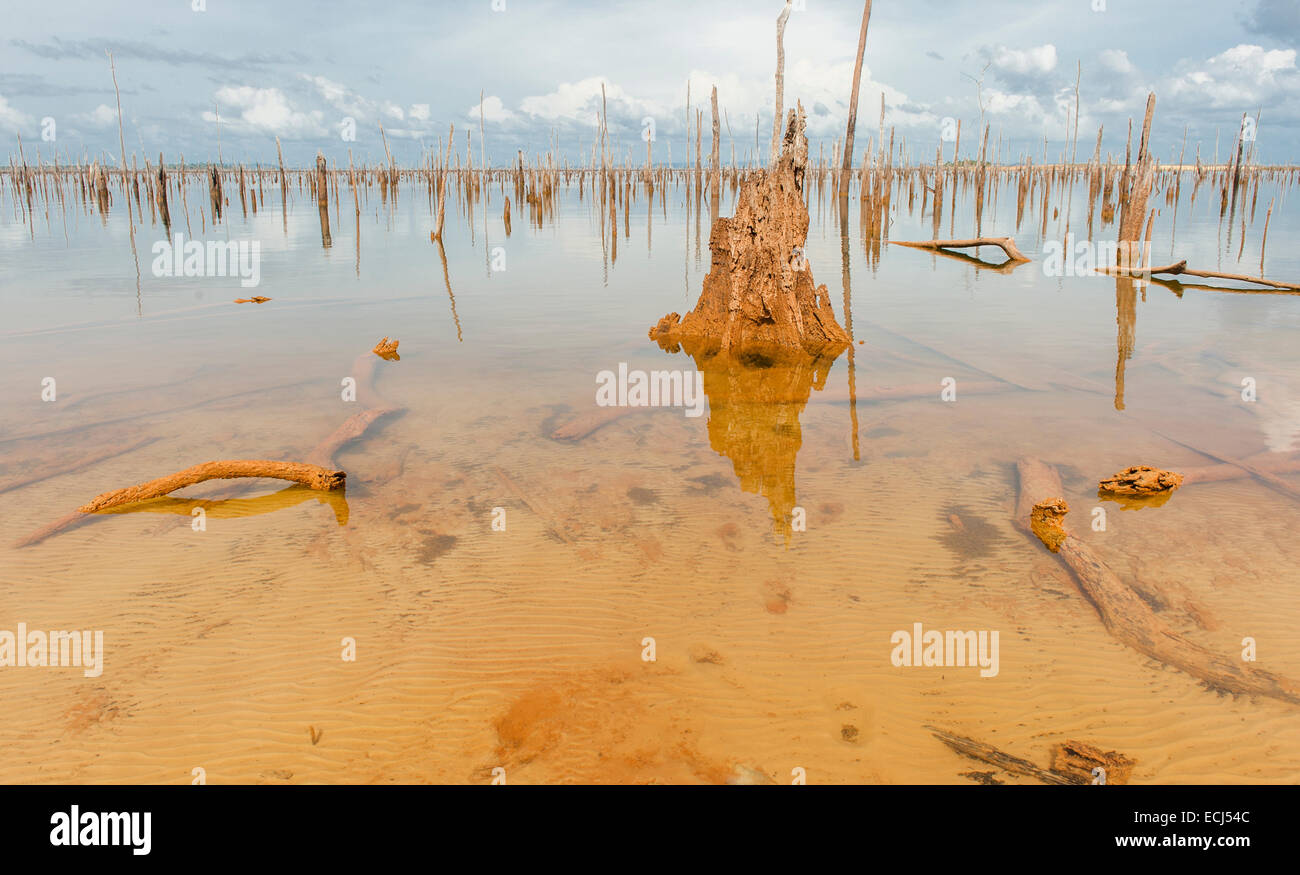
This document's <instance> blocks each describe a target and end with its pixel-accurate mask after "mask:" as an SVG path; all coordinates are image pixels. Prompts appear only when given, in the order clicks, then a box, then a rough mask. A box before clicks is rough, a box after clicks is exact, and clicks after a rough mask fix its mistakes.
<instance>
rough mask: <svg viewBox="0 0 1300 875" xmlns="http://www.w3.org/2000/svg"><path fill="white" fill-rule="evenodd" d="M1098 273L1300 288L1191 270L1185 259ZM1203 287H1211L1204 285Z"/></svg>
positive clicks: (1101, 269) (1259, 278) (1241, 275)
mask: <svg viewBox="0 0 1300 875" xmlns="http://www.w3.org/2000/svg"><path fill="white" fill-rule="evenodd" d="M1097 272H1098V273H1105V274H1110V275H1111V276H1132V277H1139V278H1146V277H1150V276H1191V277H1198V278H1200V279H1218V280H1229V281H1231V282H1240V283H1251V284H1252V285H1259V286H1267V287H1268V288H1271V289H1281V290H1284V291H1296V290H1300V283H1285V282H1279V281H1277V280H1270V279H1265V278H1264V277H1262V276H1250V275H1249V274H1244V273H1223V272H1221V271H1217V270H1192V269H1191V268H1189V267H1188V266H1187V259H1185V258H1184V259H1183V260H1182V261H1177V262H1174V263H1173V264H1166V265H1164V266H1163V267H1131V268H1123V267H1099V268H1097ZM1205 288H1212V287H1211V286H1206V287H1205Z"/></svg>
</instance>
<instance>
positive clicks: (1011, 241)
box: [889, 237, 1032, 261]
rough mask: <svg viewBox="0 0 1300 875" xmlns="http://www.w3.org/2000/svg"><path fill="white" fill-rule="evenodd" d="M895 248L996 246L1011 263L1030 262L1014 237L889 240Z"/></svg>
mask: <svg viewBox="0 0 1300 875" xmlns="http://www.w3.org/2000/svg"><path fill="white" fill-rule="evenodd" d="M889 242H890V243H893V244H895V245H897V246H911V247H912V248H913V249H970V248H972V247H977V246H996V247H998V248H999V249H1001V250H1002V251H1003V252H1005V253H1006V254H1007V258H1009V259H1011V260H1012V261H1031V260H1032V259H1030V258H1029V257H1028V256H1026V255H1025V254H1024V253H1023V252H1021V251H1020V249H1019V248H1018V247H1017V246H1016V241H1015V238H1014V237H972V238H970V239H968V240H890V241H889Z"/></svg>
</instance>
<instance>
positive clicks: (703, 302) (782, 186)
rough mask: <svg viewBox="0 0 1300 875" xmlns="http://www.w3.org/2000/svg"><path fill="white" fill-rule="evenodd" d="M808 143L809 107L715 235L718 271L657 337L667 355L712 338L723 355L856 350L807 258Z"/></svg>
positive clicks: (794, 116) (795, 117)
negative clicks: (692, 306)
mask: <svg viewBox="0 0 1300 875" xmlns="http://www.w3.org/2000/svg"><path fill="white" fill-rule="evenodd" d="M807 162H808V140H807V139H806V138H805V137H804V115H803V106H802V105H800V106H799V107H798V109H797V110H793V109H792V110H790V115H789V123H788V125H787V127H786V132H785V142H784V145H783V148H782V151H781V156H780V159H779V160H778V161H777V162H776V164H775V165H774V166H773V167H771V168H770V169H768V170H760V171H757V172H756V173H754V174H753V175H752V176H751V177H750V178H748V179H747V180H746V181H745V182H744V184H743V185H742V187H741V189H740V194H739V198H738V201H737V205H736V214H735V216H733V217H730V218H725V217H724V218H719V219H718V220H717V221H716V222H715V223H714V225H713V230H712V232H711V234H710V235H709V249H710V250H711V251H712V253H713V260H712V267H711V268H710V270H709V273H708V276H706V277H705V278H704V289H703V291H702V292H701V294H700V299H699V301H698V302H697V303H696V305H695V309H694V310H692V311H691V312H689V313H687V314H686V316H685V317H681V316H679V315H678V314H677V313H670V314H668V315H667V316H665V317H664V318H663V319H661V320H660V321H659V324H658V325H656V326H655V327H654V328H652V329H651V330H650V337H651V339H653V340H657V341H659V342H660V344H661V345H663V346H664V347H665V348H671V347H673V346H674V345H676V344H678V342H680V341H681V340H685V339H705V340H708V341H710V345H711V344H712V343H716V344H717V345H718V346H719V348H720V350H721V351H723V352H726V351H728V350H730V351H735V352H740V351H742V350H747V349H753V350H759V349H767V350H770V351H773V352H776V351H780V350H787V351H793V350H803V351H804V352H806V353H809V354H812V355H827V354H829V355H838V354H839V353H840V352H841V351H843V349H844V348H845V347H846V346H848V344H849V336H848V333H847V332H846V331H845V330H844V329H843V328H842V327H840V324H839V322H837V321H836V320H835V311H834V310H833V308H832V306H831V301H830V295H829V294H828V293H827V291H826V286H824V285H822V286H818V285H815V284H814V282H813V277H812V266H811V265H810V264H809V263H808V261H807V259H806V258H805V257H804V254H803V246H804V242H805V241H806V240H807V237H808V209H807V207H806V206H805V204H804V194H803V192H804V174H805V172H806V165H807Z"/></svg>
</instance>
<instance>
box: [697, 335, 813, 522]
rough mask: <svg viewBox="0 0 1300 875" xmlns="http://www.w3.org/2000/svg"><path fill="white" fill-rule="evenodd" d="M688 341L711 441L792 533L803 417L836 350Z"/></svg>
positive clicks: (746, 487)
mask: <svg viewBox="0 0 1300 875" xmlns="http://www.w3.org/2000/svg"><path fill="white" fill-rule="evenodd" d="M684 345H685V350H686V353H687V354H688V355H690V356H691V357H692V358H693V359H695V365H696V367H697V368H699V370H700V372H701V373H702V374H703V375H704V394H705V395H706V396H707V397H708V399H709V446H711V447H712V448H713V450H714V452H717V453H719V454H720V455H723V456H726V457H727V458H728V459H730V460H731V464H732V467H733V469H734V471H735V474H736V478H737V479H738V480H739V481H740V488H741V489H743V490H745V491H746V492H752V493H754V494H756V495H761V496H763V497H764V498H766V499H767V503H768V507H769V508H770V509H771V512H772V526H773V529H774V530H775V531H776V532H777V533H778V534H781V535H784V536H785V537H786V538H789V536H790V534H791V519H792V515H793V512H794V507H795V505H796V504H797V500H796V497H795V484H794V473H795V456H796V455H797V454H798V452H799V447H800V446H801V445H802V443H803V431H802V429H801V428H800V425H799V416H800V415H801V414H802V413H803V409H804V407H805V406H806V405H807V403H808V399H809V396H810V395H811V394H812V390H813V389H817V390H818V391H820V390H821V389H822V388H823V387H825V385H826V378H827V375H828V374H829V373H830V369H831V365H832V364H833V363H834V361H835V356H834V355H828V356H820V357H817V356H810V355H808V354H806V353H804V352H802V351H798V352H792V353H790V354H788V355H784V356H778V357H775V358H769V357H767V356H764V355H760V354H757V353H747V354H742V355H736V354H729V353H723V352H717V351H716V350H715V349H714V348H712V345H711V343H710V342H709V341H705V340H701V339H695V338H691V339H687V340H685V341H684Z"/></svg>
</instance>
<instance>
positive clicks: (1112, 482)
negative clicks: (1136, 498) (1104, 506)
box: [1098, 465, 1183, 495]
mask: <svg viewBox="0 0 1300 875" xmlns="http://www.w3.org/2000/svg"><path fill="white" fill-rule="evenodd" d="M1182 485H1183V475H1182V474H1175V473H1174V472H1173V471H1161V470H1160V469H1159V468H1152V467H1150V466H1149V465H1134V466H1132V467H1130V468H1125V469H1124V470H1123V471H1120V472H1119V473H1118V474H1112V475H1111V476H1110V477H1107V478H1106V479H1105V480H1102V481H1101V483H1100V484H1098V488H1099V489H1100V490H1101V491H1102V492H1110V493H1113V494H1115V495H1158V494H1160V493H1163V492H1172V491H1174V490H1175V489H1177V488H1178V487H1180V486H1182Z"/></svg>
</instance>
